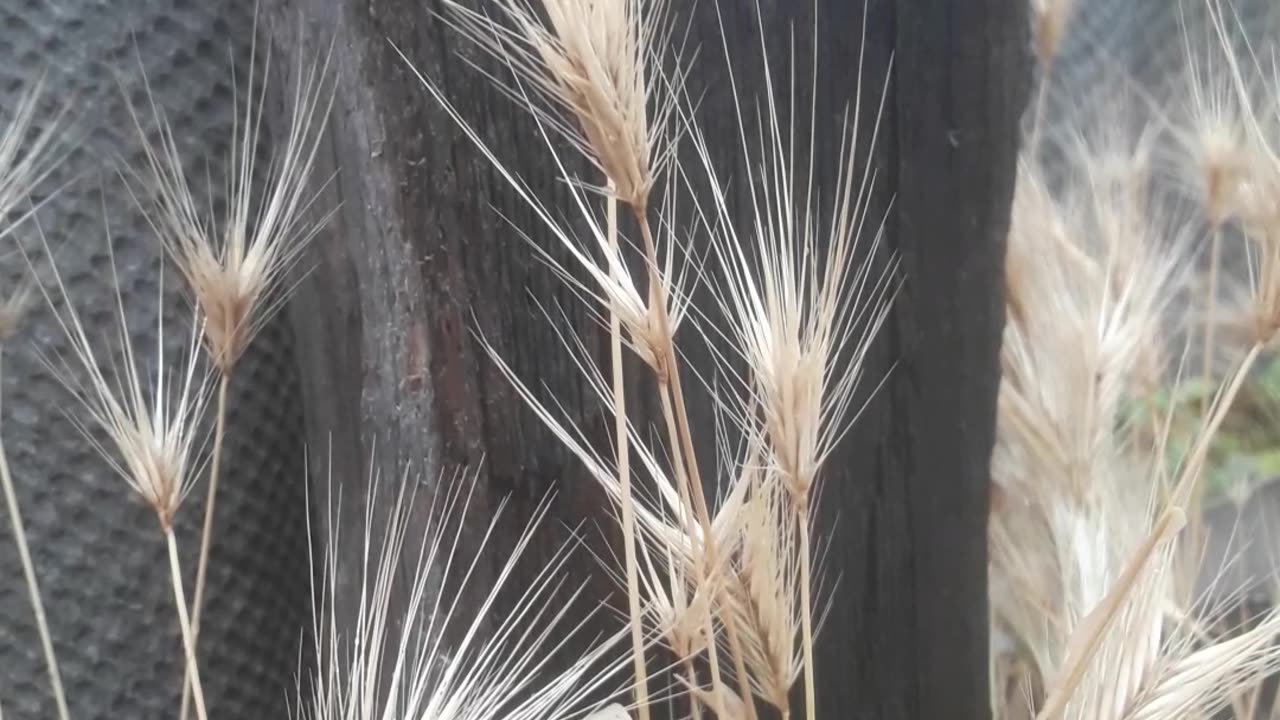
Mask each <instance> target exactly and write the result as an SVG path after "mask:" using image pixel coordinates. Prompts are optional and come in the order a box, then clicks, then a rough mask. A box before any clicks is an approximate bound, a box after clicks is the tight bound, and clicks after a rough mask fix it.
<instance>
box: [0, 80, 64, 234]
mask: <svg viewBox="0 0 1280 720" xmlns="http://www.w3.org/2000/svg"><path fill="white" fill-rule="evenodd" d="M43 93H44V76H43V75H41V76H40V77H39V78H38V79H37V80H36V81H35V82H33V83H31V84H30V85H29V86H28V87H27V88H26V89H25V90H24V91H23V93H22V95H20V96H19V97H18V101H17V103H16V104H15V105H14V109H13V114H12V116H11V117H10V118H9V122H8V124H7V125H5V126H4V128H3V131H0V237H4V236H6V235H8V234H9V233H10V232H11V231H12V230H13V228H14V227H15V226H17V225H18V224H19V223H20V222H21V221H22V220H25V219H27V217H29V216H30V215H31V213H30V212H28V213H25V214H24V215H22V216H21V217H20V218H17V221H14V222H11V218H10V214H11V213H12V212H13V211H14V210H15V209H17V208H18V206H19V205H21V204H22V203H23V202H25V201H26V200H27V198H29V197H30V196H31V194H32V191H33V190H34V189H35V188H36V186H38V185H39V184H40V183H41V182H43V181H44V180H45V179H46V178H47V177H48V176H49V174H50V173H52V172H53V171H54V169H55V168H57V166H58V163H59V162H60V161H61V158H60V157H54V156H53V151H54V149H55V145H56V144H57V139H58V136H59V134H60V133H61V132H62V129H63V123H62V120H63V117H64V115H65V113H66V111H67V107H65V106H64V107H63V109H62V110H60V111H59V112H58V113H57V114H55V115H54V117H53V118H51V119H49V120H47V121H46V122H45V123H44V127H43V128H42V129H40V130H39V131H34V127H35V124H36V112H37V110H38V109H39V104H40V99H41V97H42V96H43ZM32 212H34V209H33V210H32Z"/></svg>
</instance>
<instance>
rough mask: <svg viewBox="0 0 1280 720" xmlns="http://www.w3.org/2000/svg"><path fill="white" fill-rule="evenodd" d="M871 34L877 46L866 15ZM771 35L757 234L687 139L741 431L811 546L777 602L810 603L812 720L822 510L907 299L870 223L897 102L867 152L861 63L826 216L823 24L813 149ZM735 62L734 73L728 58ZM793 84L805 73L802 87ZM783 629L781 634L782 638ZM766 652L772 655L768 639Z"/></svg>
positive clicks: (805, 608) (804, 608) (741, 126)
mask: <svg viewBox="0 0 1280 720" xmlns="http://www.w3.org/2000/svg"><path fill="white" fill-rule="evenodd" d="M862 32H863V35H864V39H865V32H866V19H865V14H864V20H863V28H862ZM760 33H761V35H760V39H759V41H760V48H761V53H762V56H763V57H764V66H765V74H764V88H763V93H764V98H763V100H760V99H757V100H756V106H755V108H754V116H755V117H756V118H758V119H759V125H760V126H759V127H758V128H754V130H755V135H754V136H753V133H752V132H751V131H750V130H749V129H748V126H747V120H746V115H747V114H749V112H744V110H743V104H744V99H743V98H742V96H741V95H740V93H739V90H738V87H737V81H736V79H735V77H734V74H733V72H732V70H730V72H729V76H728V77H729V83H730V86H731V89H732V92H733V96H734V103H735V105H734V107H735V117H736V121H737V128H738V134H739V142H740V143H741V146H740V147H741V151H742V154H743V159H744V166H745V167H748V168H754V170H753V171H749V175H748V177H747V181H746V188H747V193H748V198H749V199H748V206H747V210H748V212H749V214H748V218H749V220H748V222H747V223H746V224H745V226H743V227H739V222H738V217H739V213H737V210H738V208H736V207H734V206H733V204H732V203H731V201H730V199H729V196H728V192H729V190H728V183H727V182H726V181H724V180H722V179H721V177H720V175H719V173H718V172H717V170H716V168H715V163H714V161H713V160H712V157H711V152H710V150H709V148H708V146H707V143H706V140H705V137H704V136H703V134H702V133H701V131H700V130H698V129H697V128H696V127H692V125H693V124H692V123H690V125H691V127H690V128H689V130H688V134H689V135H690V137H691V138H692V139H693V145H694V147H695V149H696V152H697V156H698V159H699V161H700V164H701V168H700V169H701V170H702V171H704V172H705V173H706V175H707V177H708V179H709V181H710V183H709V184H710V186H711V190H710V193H709V194H710V197H711V201H710V204H709V207H705V208H700V212H699V215H700V217H701V218H702V220H703V224H704V226H705V227H706V230H707V231H708V233H709V234H710V235H711V236H712V238H713V247H714V249H715V252H716V255H717V258H718V260H719V267H720V269H721V272H720V273H719V275H718V282H717V283H713V285H714V286H715V287H714V295H715V297H716V301H717V303H718V305H719V306H720V309H721V311H722V312H723V314H724V316H725V317H726V318H727V321H728V330H727V331H726V333H725V334H726V335H727V336H728V339H729V341H730V344H731V345H732V347H733V352H734V353H736V354H737V355H738V356H739V357H738V358H733V359H734V360H741V361H743V362H744V363H745V366H746V374H745V377H743V376H742V375H741V373H740V371H737V370H735V368H734V367H733V363H732V362H726V363H723V365H724V368H723V370H724V374H725V375H726V376H728V377H738V379H739V382H740V384H741V385H742V386H744V387H743V390H744V391H745V392H743V393H742V397H743V399H742V401H741V406H742V407H741V410H739V414H738V417H737V422H738V424H739V429H740V430H741V431H742V432H744V433H745V434H748V435H750V434H751V433H754V432H761V433H762V434H763V437H764V439H765V440H766V441H767V442H766V453H767V458H765V459H764V462H765V464H766V466H767V467H768V468H769V473H768V477H769V478H770V479H772V480H775V481H778V482H781V483H783V484H784V486H785V490H786V492H787V493H788V495H789V497H790V500H791V507H792V511H793V512H794V513H795V515H796V517H795V518H794V520H793V521H792V522H791V523H790V524H788V525H783V526H779V529H780V530H786V529H787V528H791V529H794V530H795V531H796V532H797V533H798V540H797V542H796V546H795V548H794V550H795V551H796V552H797V553H798V556H799V558H798V563H799V565H798V570H799V575H800V577H799V579H798V581H797V582H796V583H795V584H793V585H791V586H789V587H782V588H778V589H777V593H779V594H781V593H784V592H788V591H791V590H794V589H798V591H799V593H800V597H799V598H797V599H794V602H796V605H797V607H798V609H799V612H800V617H801V620H802V623H801V624H802V631H803V632H802V635H803V641H802V646H803V656H804V666H805V668H806V672H805V678H806V681H805V690H806V692H805V696H806V705H807V712H808V717H810V718H813V716H814V713H815V712H816V709H815V707H814V705H815V700H816V693H815V686H814V674H815V673H814V666H813V657H812V652H813V649H812V648H813V627H812V611H813V604H812V601H811V598H810V597H809V595H810V591H811V585H812V583H813V580H814V579H813V577H812V574H811V568H810V566H809V564H810V561H811V559H812V547H811V541H810V538H809V526H810V517H809V511H810V507H811V503H812V496H813V493H814V485H815V482H816V480H817V476H818V473H819V470H820V468H821V466H822V465H823V463H824V462H825V461H826V459H827V457H828V456H829V455H830V453H831V452H832V451H833V450H834V448H835V446H836V444H837V442H838V441H839V440H840V439H841V438H842V437H843V436H844V434H845V432H846V431H847V430H848V428H849V427H850V424H851V423H852V422H853V420H854V419H855V418H856V415H857V413H856V412H851V410H852V409H853V408H852V405H853V400H854V396H855V391H856V390H857V389H858V386H859V382H860V380H861V379H862V374H863V364H864V359H865V357H866V354H867V352H868V350H869V348H870V344H871V341H872V340H873V339H874V337H875V335H876V334H877V332H878V330H879V328H880V327H881V326H882V325H883V323H884V320H885V318H886V317H887V315H888V310H889V303H890V299H891V297H892V295H893V293H894V289H895V282H894V279H893V278H894V274H895V270H896V260H890V261H889V262H887V263H885V264H884V267H883V269H882V270H881V271H880V272H879V273H877V272H876V271H875V270H874V264H875V263H876V262H877V261H878V259H879V258H878V257H877V255H878V249H879V246H880V241H881V239H882V237H883V219H881V220H880V221H878V222H877V221H876V220H875V219H874V218H870V217H869V216H868V215H869V210H870V206H869V203H870V193H871V191H872V189H873V186H874V175H873V172H872V169H871V164H870V162H864V163H863V166H862V168H861V169H859V159H860V158H859V156H860V154H861V155H864V156H866V157H869V151H868V148H869V147H872V146H874V145H875V143H876V137H877V134H878V130H879V125H880V122H879V121H880V117H881V114H882V112H883V108H884V103H885V101H886V98H887V97H888V74H887V73H886V77H885V79H884V81H883V84H882V85H881V87H880V92H879V98H878V101H877V104H876V105H875V107H874V113H875V114H874V122H873V130H872V134H871V137H870V138H868V139H865V140H864V139H863V138H860V137H859V134H858V125H859V122H860V121H861V119H862V113H863V106H862V102H863V97H862V91H863V88H862V79H863V67H862V65H861V63H862V56H861V54H860V56H859V66H858V67H857V68H856V73H857V77H858V78H859V83H858V86H857V90H856V91H855V96H854V98H853V99H852V107H846V111H845V115H844V117H843V118H842V122H843V125H842V130H843V128H845V127H851V129H850V130H849V131H847V132H842V137H841V147H840V150H839V169H838V171H837V177H836V181H835V186H834V188H832V190H833V195H832V196H831V198H830V200H829V206H828V209H826V210H824V209H823V208H822V207H821V204H822V202H826V201H825V200H819V196H820V195H821V194H822V191H823V188H820V187H817V184H816V179H815V177H814V174H815V165H816V163H817V160H818V158H817V155H816V151H817V149H816V145H815V143H816V135H817V128H816V123H817V107H816V103H817V77H818V68H817V57H816V52H817V46H818V42H817V25H816V19H815V26H814V38H813V42H814V53H815V56H814V58H813V59H812V63H813V66H812V70H811V74H812V77H811V79H810V82H811V83H812V85H811V87H810V92H811V103H814V104H813V105H811V106H810V107H809V108H808V111H807V114H808V117H807V125H808V127H807V131H808V147H804V146H803V145H800V146H799V147H798V146H797V145H798V144H799V143H803V142H804V140H799V141H798V140H797V130H798V129H799V130H801V131H803V130H804V129H805V128H804V123H806V118H804V117H803V115H802V113H801V112H798V111H797V108H796V88H795V87H792V88H791V90H790V93H789V96H788V97H786V98H782V97H780V95H779V92H778V89H777V88H776V87H775V82H774V77H773V72H772V69H771V68H770V62H769V58H768V54H767V51H766V49H765V41H764V35H763V27H761V29H760ZM725 59H726V64H727V65H728V66H729V67H730V68H732V67H733V59H732V58H731V57H729V52H728V47H727V45H726V46H725ZM794 64H795V59H794V57H792V65H793V66H794ZM794 81H795V76H794V69H793V71H792V83H793V85H794ZM761 104H763V107H761ZM753 137H754V139H753ZM864 142H866V145H864V144H863V143H864ZM864 159H865V158H864ZM695 196H696V193H695ZM863 240H869V243H868V245H867V247H866V248H865V252H866V257H865V259H863V260H861V261H858V260H857V259H856V257H855V256H856V253H857V252H858V251H859V250H863V249H864V248H860V247H859V245H860V243H861V242H862V241H863ZM757 426H759V428H760V429H759V430H757V429H756V428H757ZM783 629H784V628H774V629H770V632H771V633H773V634H783V633H782V631H783ZM759 642H760V643H761V644H767V643H768V641H767V639H760V641H759ZM779 697H783V698H785V696H780V695H779V694H778V693H777V692H776V688H775V692H773V693H771V695H770V698H771V699H770V702H775V701H776V700H777V699H778V698H779Z"/></svg>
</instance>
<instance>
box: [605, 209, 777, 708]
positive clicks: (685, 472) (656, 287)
mask: <svg viewBox="0 0 1280 720" xmlns="http://www.w3.org/2000/svg"><path fill="white" fill-rule="evenodd" d="M631 209H632V212H633V213H634V214H635V217H636V222H637V223H638V224H639V226H640V237H641V240H642V241H643V244H644V253H645V257H646V258H647V259H648V262H649V266H650V269H649V307H650V310H651V312H653V313H654V314H655V318H656V320H657V327H656V328H655V331H656V333H657V336H658V337H659V338H661V339H662V343H661V344H662V347H661V348H660V349H659V350H660V351H661V352H662V357H661V358H660V359H659V361H658V364H659V366H660V367H661V368H662V370H661V372H659V373H658V378H657V380H658V385H659V393H660V394H661V395H662V403H663V415H664V417H665V419H666V421H667V429H668V432H669V434H670V437H671V446H672V447H671V452H672V454H673V456H675V459H676V461H675V462H674V463H673V464H674V465H675V466H676V471H677V473H678V474H679V475H681V476H683V479H684V481H685V484H687V485H688V488H689V495H690V496H691V497H692V500H693V510H694V513H695V515H696V517H697V522H698V524H699V526H700V527H701V531H702V538H703V540H702V542H703V546H702V548H701V551H700V552H699V553H698V575H699V577H698V579H699V582H702V583H706V582H710V581H712V578H711V569H712V568H715V567H716V566H717V562H718V559H717V554H716V540H715V535H714V531H713V530H712V527H711V514H710V512H709V511H708V509H707V498H706V492H705V491H704V489H703V487H702V476H701V474H700V472H699V470H698V461H697V454H696V452H695V450H694V447H693V433H692V432H691V431H690V428H689V412H688V409H687V408H686V407H685V400H684V388H683V386H682V385H681V383H680V366H679V363H678V361H677V359H676V351H675V342H674V340H673V338H672V333H671V329H670V328H671V321H670V318H669V317H668V316H667V297H666V292H665V290H664V289H663V286H662V282H661V280H660V279H659V277H658V273H657V268H658V267H660V266H659V265H658V251H657V247H656V245H655V244H654V241H653V232H652V230H651V229H650V227H649V218H648V215H647V213H646V212H645V209H644V208H643V207H637V206H634V205H633V206H631ZM711 589H712V591H713V592H715V593H719V592H721V587H720V584H719V583H716V582H713V583H712V587H711ZM706 612H707V618H706V629H707V660H708V661H709V664H710V666H711V685H712V691H713V695H712V697H716V698H719V697H721V695H720V692H721V689H722V688H723V684H722V681H721V678H720V663H719V657H718V652H717V650H716V635H715V620H714V617H713V616H712V612H711V606H710V604H709V603H708V604H707V610H706ZM721 621H722V622H723V623H724V628H725V635H726V636H727V637H728V639H729V646H730V652H731V654H732V655H733V663H734V671H735V672H736V673H737V675H738V680H739V682H738V685H739V687H738V695H739V697H740V699H741V700H742V703H743V706H744V707H745V708H746V711H747V714H748V717H750V718H754V717H755V710H754V708H755V705H754V701H753V700H752V698H751V691H750V688H749V687H748V684H747V683H746V677H747V675H746V662H745V660H744V659H743V657H742V652H741V642H740V639H739V637H738V629H737V624H736V621H735V620H734V619H733V617H732V615H731V614H729V613H726V614H725V616H724V617H722V618H721Z"/></svg>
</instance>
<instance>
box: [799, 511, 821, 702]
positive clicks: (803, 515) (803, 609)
mask: <svg viewBox="0 0 1280 720" xmlns="http://www.w3.org/2000/svg"><path fill="white" fill-rule="evenodd" d="M796 517H797V519H798V520H799V521H800V632H801V640H802V642H803V645H804V709H805V717H806V718H807V719H808V720H815V718H816V717H817V714H818V709H817V705H818V693H817V683H816V681H815V679H814V667H815V666H814V664H813V608H812V603H813V600H812V598H810V588H809V583H810V582H811V580H810V578H809V573H810V570H809V501H808V499H807V498H806V499H805V504H804V506H803V507H798V508H796Z"/></svg>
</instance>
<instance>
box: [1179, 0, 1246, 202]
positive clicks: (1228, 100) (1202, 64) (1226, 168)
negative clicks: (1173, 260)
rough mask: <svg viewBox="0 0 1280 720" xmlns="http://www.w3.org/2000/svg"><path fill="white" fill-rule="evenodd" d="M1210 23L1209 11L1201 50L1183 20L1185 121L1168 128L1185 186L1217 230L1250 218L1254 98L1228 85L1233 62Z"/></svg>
mask: <svg viewBox="0 0 1280 720" xmlns="http://www.w3.org/2000/svg"><path fill="white" fill-rule="evenodd" d="M1214 17H1215V14H1214V13H1213V12H1212V10H1211V12H1210V18H1211V21H1210V22H1209V23H1208V28H1209V32H1210V33H1211V34H1212V35H1213V37H1212V38H1209V39H1208V40H1207V42H1205V43H1204V45H1205V46H1206V47H1203V48H1202V47H1200V43H1197V42H1194V41H1193V40H1192V37H1191V29H1190V28H1191V24H1190V23H1189V22H1188V21H1187V19H1186V17H1185V16H1184V17H1183V18H1182V40H1183V48H1184V53H1185V55H1186V58H1187V71H1186V75H1187V77H1186V82H1185V87H1186V90H1187V96H1188V102H1187V110H1186V115H1187V117H1186V119H1185V121H1183V122H1181V123H1175V124H1174V125H1173V128H1172V135H1173V138H1174V141H1175V143H1176V144H1177V146H1178V147H1179V148H1180V149H1181V150H1182V152H1183V153H1184V154H1185V155H1186V156H1187V158H1188V159H1189V160H1190V162H1183V163H1179V168H1180V170H1181V171H1182V172H1181V174H1183V175H1185V176H1186V177H1185V178H1184V181H1185V184H1186V185H1188V186H1189V187H1191V188H1194V189H1195V190H1196V192H1197V193H1198V195H1199V197H1200V199H1201V201H1202V203H1203V205H1204V209H1205V212H1206V214H1207V215H1208V219H1209V221H1210V222H1211V223H1212V224H1214V225H1220V224H1222V223H1224V222H1226V221H1227V220H1228V219H1230V218H1232V217H1236V216H1240V215H1241V214H1251V212H1252V211H1251V210H1250V205H1252V204H1253V203H1252V202H1251V201H1250V197H1251V196H1252V195H1253V193H1254V190H1253V188H1252V187H1251V184H1252V183H1253V182H1254V178H1255V177H1256V175H1257V167H1256V163H1257V161H1258V158H1259V155H1258V153H1257V149H1256V148H1254V147H1251V145H1252V144H1253V143H1254V142H1255V138H1254V137H1252V134H1251V133H1250V132H1249V122H1248V121H1247V120H1246V119H1245V118H1246V116H1247V115H1249V114H1251V112H1252V106H1253V104H1254V102H1255V95H1254V94H1253V93H1252V92H1250V93H1249V94H1248V95H1247V96H1242V95H1241V94H1240V93H1239V91H1238V87H1237V85H1236V84H1235V82H1234V81H1233V79H1232V78H1233V75H1234V68H1235V67H1236V65H1235V60H1234V58H1233V57H1232V55H1231V50H1230V48H1224V47H1223V45H1222V42H1221V40H1220V39H1219V38H1218V37H1217V31H1216V27H1217V25H1218V23H1217V21H1216V20H1214V19H1213V18H1214ZM1223 51H1226V53H1225V54H1224V52H1223Z"/></svg>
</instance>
